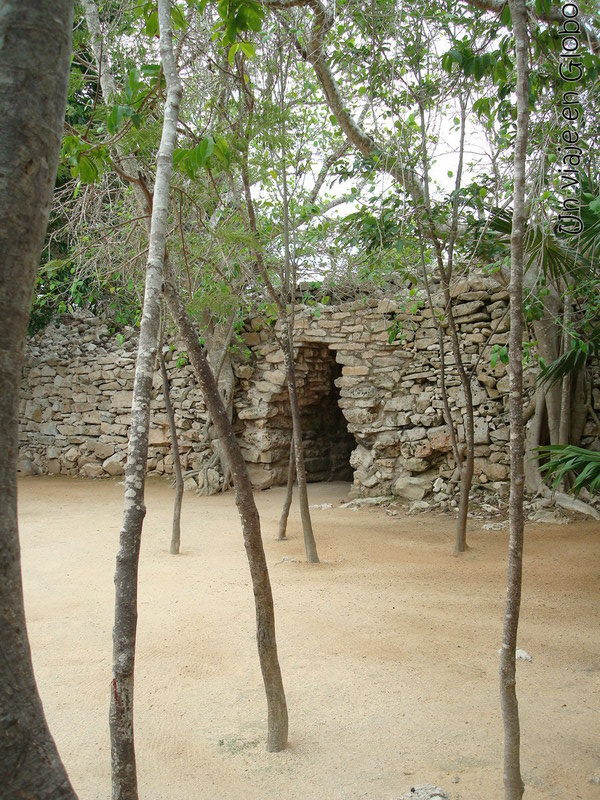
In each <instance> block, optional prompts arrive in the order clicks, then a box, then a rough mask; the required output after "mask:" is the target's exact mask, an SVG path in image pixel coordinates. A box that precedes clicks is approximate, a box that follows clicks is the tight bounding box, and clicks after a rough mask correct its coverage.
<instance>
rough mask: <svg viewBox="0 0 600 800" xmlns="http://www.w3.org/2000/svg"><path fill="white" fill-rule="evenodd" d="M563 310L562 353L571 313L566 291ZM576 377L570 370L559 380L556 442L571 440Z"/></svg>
mask: <svg viewBox="0 0 600 800" xmlns="http://www.w3.org/2000/svg"><path fill="white" fill-rule="evenodd" d="M564 306H565V307H564V311H563V335H562V353H566V352H567V350H568V349H569V347H570V343H571V337H570V336H569V325H570V323H571V317H572V314H573V308H572V306H571V297H570V295H569V292H568V291H566V292H565V295H564ZM574 378H576V376H574V375H573V374H572V373H571V372H569V373H567V375H565V376H564V378H563V379H562V382H561V392H560V424H559V428H558V443H559V444H570V443H571V442H570V440H571V396H572V389H573V380H574Z"/></svg>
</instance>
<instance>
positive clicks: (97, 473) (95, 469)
mask: <svg viewBox="0 0 600 800" xmlns="http://www.w3.org/2000/svg"><path fill="white" fill-rule="evenodd" d="M79 474H80V475H81V477H82V478H102V477H104V476H105V474H106V473H105V472H104V470H103V469H102V466H101V465H100V464H94V463H89V464H84V465H83V467H81V469H80V470H79Z"/></svg>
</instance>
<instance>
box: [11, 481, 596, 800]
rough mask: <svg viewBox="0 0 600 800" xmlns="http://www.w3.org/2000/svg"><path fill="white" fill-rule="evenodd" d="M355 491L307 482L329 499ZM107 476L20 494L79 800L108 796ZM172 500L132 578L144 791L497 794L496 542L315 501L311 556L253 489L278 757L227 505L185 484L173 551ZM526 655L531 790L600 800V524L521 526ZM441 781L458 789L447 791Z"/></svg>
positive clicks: (41, 674)
mask: <svg viewBox="0 0 600 800" xmlns="http://www.w3.org/2000/svg"><path fill="white" fill-rule="evenodd" d="M347 489H348V486H347V485H346V484H318V485H314V486H312V487H311V502H312V503H319V504H320V503H326V502H331V503H333V504H334V506H336V505H337V504H338V503H339V502H340V501H341V500H342V499H343V498H344V497H345V495H346V492H347ZM122 491H123V490H122V487H121V486H119V485H118V484H117V483H113V482H108V481H103V482H100V481H99V482H93V481H84V480H70V479H63V478H32V479H24V480H23V481H21V483H20V496H19V500H20V525H21V538H22V547H23V564H24V576H25V592H26V604H27V613H28V625H29V631H30V636H31V641H32V648H33V654H34V663H35V669H36V675H37V677H38V682H39V686H40V691H41V694H42V697H43V700H44V704H45V708H46V713H47V716H48V719H49V723H50V726H51V729H52V731H53V733H54V735H55V738H56V740H57V743H58V746H59V749H60V751H61V753H62V756H63V758H64V761H65V763H66V765H67V768H68V770H69V773H70V775H71V777H72V780H73V782H74V785H75V787H76V789H77V791H78V793H79V796H80V798H81V800H106V798H108V797H109V796H110V788H109V755H108V732H107V710H108V699H107V698H108V684H109V680H110V653H111V641H110V639H111V626H112V606H113V584H112V577H113V570H114V555H115V552H116V542H117V538H118V530H119V525H120V518H121V504H122ZM171 498H172V490H171V489H170V488H169V486H168V485H167V484H166V483H163V482H158V481H150V483H149V488H148V494H147V504H148V514H147V517H146V524H145V528H144V539H143V547H142V559H141V569H140V607H139V615H140V616H139V636H138V660H137V683H136V693H137V711H136V735H137V753H138V768H139V777H140V797H141V800H242V798H243V799H244V800H359V798H368V799H369V800H392V798H394V797H397V796H398V795H399V794H401V793H402V792H403V791H406V789H407V788H409V787H410V786H411V785H414V784H418V783H429V782H434V783H439V784H440V785H442V786H445V787H446V788H447V789H449V790H451V791H452V796H453V800H458V798H460V800H499V798H501V796H502V789H501V746H502V745H501V722H500V714H499V700H498V678H497V670H498V657H497V650H498V647H499V642H500V631H501V623H502V606H503V599H504V589H503V583H504V572H505V567H504V559H505V553H506V533H505V532H504V531H501V532H491V531H484V530H482V529H481V525H480V523H479V522H478V521H475V520H473V521H472V522H471V523H470V528H471V533H470V541H471V544H472V545H473V549H472V550H471V551H470V552H469V553H468V554H466V556H465V557H462V558H454V557H452V556H451V547H452V541H451V540H452V529H453V522H452V520H451V518H449V517H440V516H434V515H419V516H410V517H408V516H407V517H395V518H394V517H389V516H387V515H386V514H385V513H384V512H383V511H381V510H361V511H357V512H353V511H350V510H340V509H338V508H335V507H334V508H333V509H327V510H315V511H314V527H315V533H316V537H317V542H318V547H319V552H320V556H321V559H322V560H323V562H324V563H323V564H321V565H320V566H308V565H306V564H304V563H302V557H303V551H302V542H301V538H300V535H299V522H298V518H297V514H294V515H293V517H292V520H291V524H290V531H289V534H290V540H289V541H288V542H285V543H281V542H276V541H273V536H274V532H275V531H276V522H277V519H278V516H279V511H280V506H281V503H282V499H283V490H281V489H274V490H270V491H268V492H263V493H261V494H258V495H257V501H258V504H259V508H260V511H261V515H262V520H263V532H264V539H265V546H266V550H267V558H268V562H269V567H270V570H271V577H272V582H273V589H274V595H275V603H276V615H277V630H278V640H279V651H280V660H281V665H282V671H283V677H284V683H285V686H286V691H287V697H288V705H289V711H290V746H289V749H288V750H287V751H286V752H284V753H281V754H268V753H266V752H265V750H264V735H265V704H264V698H263V690H262V683H261V678H260V672H259V669H258V659H257V655H256V647H255V642H254V611H253V599H252V590H251V587H250V582H249V575H248V569H247V565H246V561H245V553H244V548H243V545H242V540H241V533H240V529H239V524H238V521H237V518H236V513H235V506H234V502H233V496H232V494H231V493H229V494H227V495H222V496H218V497H210V498H202V497H198V496H194V495H192V496H191V495H188V494H186V496H185V498H184V509H183V517H182V531H183V532H182V541H183V552H182V555H180V556H179V557H174V556H170V555H169V553H168V540H169V535H170V515H171V502H172V499H171ZM526 535H527V545H526V567H525V576H526V577H525V585H524V612H523V619H522V626H521V634H520V642H519V646H520V647H522V648H524V649H525V650H527V651H528V652H529V653H531V655H532V656H533V662H532V663H524V662H519V668H518V680H519V686H518V691H519V700H520V704H521V715H522V737H523V770H524V777H525V781H526V784H527V789H528V791H527V792H526V797H527V798H531V800H576V799H578V798H581V799H582V800H599V799H600V786H598V785H592V784H590V782H589V780H590V777H591V776H592V775H600V753H599V744H600V742H599V739H598V734H599V732H600V726H599V724H598V718H599V715H598V710H599V705H600V704H599V695H600V635H599V628H600V626H599V624H598V613H597V611H598V596H599V595H598V588H599V587H598V553H599V550H600V524H598V523H591V522H590V523H587V522H586V523H581V524H572V525H565V526H542V525H529V526H528V528H527V533H526ZM453 780H454V782H453Z"/></svg>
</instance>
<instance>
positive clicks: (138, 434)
mask: <svg viewBox="0 0 600 800" xmlns="http://www.w3.org/2000/svg"><path fill="white" fill-rule="evenodd" d="M158 19H159V29H160V55H161V62H162V66H163V70H164V73H165V79H166V83H167V99H166V102H165V109H164V120H163V130H162V137H161V142H160V148H159V151H158V156H157V168H156V182H155V186H154V201H153V205H152V218H151V222H150V236H149V248H148V263H147V267H146V284H145V291H144V305H143V311H142V320H141V324H140V338H139V345H138V353H137V359H136V367H135V378H134V386H133V400H132V409H131V426H130V432H129V447H128V451H127V466H126V469H125V502H124V509H123V527H122V529H121V535H120V542H119V551H118V553H117V566H116V573H115V589H116V593H115V623H114V628H113V677H112V684H111V692H110V716H109V720H110V736H111V758H112V784H113V785H112V797H113V800H137V797H138V791H137V775H136V764H135V744H134V726H133V688H134V664H135V642H136V629H137V577H138V562H139V554H140V541H141V535H142V525H143V521H144V516H145V513H146V509H145V506H144V485H145V473H146V461H147V458H148V432H149V427H150V400H151V397H152V376H153V373H154V364H155V360H156V349H157V342H158V331H159V327H160V304H161V294H162V283H163V271H164V258H165V245H166V236H167V219H168V212H169V186H170V181H171V174H172V170H173V150H174V148H175V141H176V138H177V120H178V115H179V103H180V100H181V94H182V89H181V84H180V83H179V77H178V74H177V67H176V64H175V59H174V55H173V36H172V31H171V3H170V0H159V3H158Z"/></svg>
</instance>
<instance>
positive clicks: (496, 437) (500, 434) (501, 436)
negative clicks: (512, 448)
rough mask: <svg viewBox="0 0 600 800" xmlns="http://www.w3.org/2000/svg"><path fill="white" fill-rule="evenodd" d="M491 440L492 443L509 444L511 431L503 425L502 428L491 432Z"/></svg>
mask: <svg viewBox="0 0 600 800" xmlns="http://www.w3.org/2000/svg"><path fill="white" fill-rule="evenodd" d="M490 439H491V440H492V442H508V440H509V439H510V430H509V428H508V426H507V425H503V426H502V427H501V428H496V429H495V430H492V431H490Z"/></svg>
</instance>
